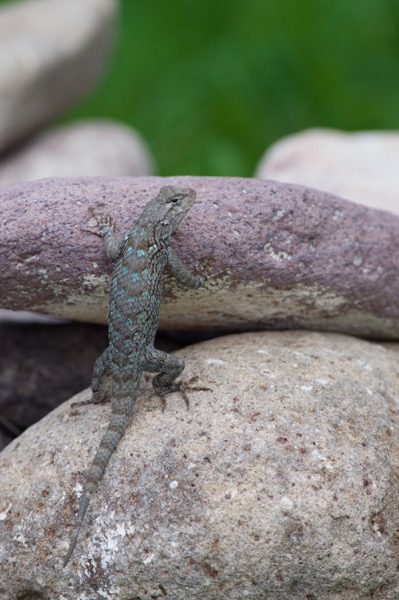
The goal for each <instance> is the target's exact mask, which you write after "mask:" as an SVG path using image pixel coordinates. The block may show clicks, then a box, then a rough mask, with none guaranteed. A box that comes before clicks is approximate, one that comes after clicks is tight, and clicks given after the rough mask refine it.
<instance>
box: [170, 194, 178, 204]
mask: <svg viewBox="0 0 399 600" xmlns="http://www.w3.org/2000/svg"><path fill="white" fill-rule="evenodd" d="M179 200H180V198H179V197H178V196H174V197H173V198H171V199H170V202H172V203H173V204H177V202H179Z"/></svg>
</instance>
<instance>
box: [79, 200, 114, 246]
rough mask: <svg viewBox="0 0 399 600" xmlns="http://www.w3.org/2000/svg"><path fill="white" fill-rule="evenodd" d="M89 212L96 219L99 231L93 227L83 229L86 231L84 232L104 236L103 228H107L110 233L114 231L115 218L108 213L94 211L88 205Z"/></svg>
mask: <svg viewBox="0 0 399 600" xmlns="http://www.w3.org/2000/svg"><path fill="white" fill-rule="evenodd" d="M89 213H90V214H91V216H92V217H94V219H95V220H96V222H97V226H98V228H99V231H96V230H94V229H84V230H83V231H86V233H92V234H93V235H96V236H98V237H101V238H102V237H104V230H105V229H108V230H109V231H110V232H111V233H115V219H113V218H112V217H111V215H110V213H107V214H103V213H96V211H95V210H94V208H93V207H92V206H89Z"/></svg>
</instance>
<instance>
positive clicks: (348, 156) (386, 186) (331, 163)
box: [255, 129, 399, 214]
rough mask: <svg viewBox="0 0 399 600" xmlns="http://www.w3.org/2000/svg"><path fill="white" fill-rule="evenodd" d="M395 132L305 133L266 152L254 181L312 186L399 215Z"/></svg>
mask: <svg viewBox="0 0 399 600" xmlns="http://www.w3.org/2000/svg"><path fill="white" fill-rule="evenodd" d="M398 163H399V133H397V132H396V131H361V132H357V133H345V132H342V131H334V130H330V129H309V130H306V131H302V132H300V133H298V134H295V135H290V136H287V137H285V138H283V139H281V140H279V141H278V142H276V143H275V144H273V146H272V147H271V148H269V149H268V150H267V151H266V153H265V154H264V155H263V157H262V158H261V160H260V163H259V165H258V167H257V169H256V173H255V176H256V177H260V178H261V179H274V180H277V181H284V182H286V183H299V184H302V185H306V186H312V187H315V188H318V189H320V190H325V191H326V192H331V193H332V194H337V195H338V196H341V197H342V198H348V200H352V201H353V202H358V203H359V204H363V205H365V206H370V207H372V208H379V209H382V210H389V211H391V212H393V213H396V214H397V213H399V196H398V187H399V170H398Z"/></svg>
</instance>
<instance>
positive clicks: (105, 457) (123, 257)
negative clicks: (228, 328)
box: [64, 185, 206, 567]
mask: <svg viewBox="0 0 399 600" xmlns="http://www.w3.org/2000/svg"><path fill="white" fill-rule="evenodd" d="M195 199H196V193H195V191H194V190H191V189H189V188H178V187H174V186H171V185H169V186H166V187H163V188H161V190H160V191H159V193H158V195H157V196H156V197H155V198H153V199H152V200H151V201H150V202H149V203H148V204H147V205H146V206H145V208H144V210H143V212H142V213H141V215H140V217H139V218H138V220H137V222H136V223H135V224H134V226H133V227H132V229H131V230H130V231H129V232H128V233H127V235H125V236H124V237H121V238H117V237H116V236H115V221H114V220H113V218H112V217H111V216H110V215H107V216H105V215H97V214H96V213H95V212H94V210H93V209H91V213H92V215H93V216H94V217H95V219H96V221H97V224H98V226H99V232H94V231H93V232H92V233H96V234H97V235H99V236H100V237H102V238H103V239H104V243H105V251H106V254H107V256H108V257H109V258H110V259H111V260H113V261H116V265H115V268H114V271H113V274H112V280H111V288H110V294H109V310H108V338H109V346H108V348H107V349H106V350H105V352H104V353H103V354H102V355H101V356H100V357H99V358H98V359H97V361H96V363H95V366H94V372H93V379H92V400H91V401H92V402H95V403H99V402H102V401H103V400H104V398H105V395H106V388H107V385H106V384H107V380H109V379H110V380H111V383H112V413H111V419H110V422H109V425H108V429H107V431H106V433H105V435H104V437H103V439H102V441H101V443H100V446H99V448H98V450H97V453H96V455H95V457H94V460H93V463H92V466H91V468H90V469H89V471H88V473H87V475H86V479H85V485H84V491H83V495H82V497H81V500H80V504H79V510H78V514H77V517H76V522H75V527H74V529H73V532H72V535H71V538H70V545H69V550H68V553H67V555H66V557H65V560H64V567H65V566H66V565H67V564H68V562H69V559H70V558H71V556H72V553H73V550H74V548H75V545H76V542H77V538H78V535H79V531H80V528H81V526H82V523H83V520H84V516H85V514H86V510H87V507H88V504H89V500H90V496H91V495H92V494H93V493H94V492H95V491H96V489H97V487H98V484H99V482H100V481H101V479H102V477H103V475H104V472H105V469H106V466H107V464H108V462H109V459H110V458H111V455H112V453H113V451H114V450H115V448H116V446H117V444H118V442H119V440H120V439H121V437H122V435H123V434H124V432H125V429H126V427H127V424H128V421H129V417H130V415H131V412H132V409H133V405H134V402H135V400H136V397H137V393H138V389H139V385H140V380H141V375H142V372H143V371H147V372H150V373H158V375H156V377H155V378H154V379H153V382H152V383H153V387H154V390H155V393H156V394H157V395H159V396H160V397H161V398H162V400H163V402H164V399H165V396H166V395H167V394H169V393H171V392H175V391H182V392H183V395H184V396H185V394H184V389H183V388H182V387H181V386H182V383H181V382H179V381H176V378H177V377H178V376H179V375H180V374H181V372H182V371H183V369H184V361H183V360H181V359H180V358H176V357H175V356H170V355H169V354H166V353H165V352H162V351H160V350H156V349H155V348H154V338H155V334H156V331H157V327H158V319H159V305H160V301H161V296H162V288H163V285H162V283H163V281H162V280H163V275H162V274H163V271H164V269H165V268H167V269H168V270H169V271H170V272H171V273H172V275H173V276H174V277H175V278H176V279H178V280H179V281H180V282H181V283H183V284H184V285H186V286H187V287H190V288H198V287H200V286H201V285H203V283H204V282H205V281H206V276H205V275H193V274H192V273H190V272H189V271H187V270H186V269H185V267H184V266H183V264H182V263H181V261H180V259H179V258H178V256H177V254H176V253H175V251H174V250H173V248H172V246H171V236H172V234H173V233H174V232H175V231H176V229H177V228H178V226H179V224H180V223H181V221H182V220H183V218H184V216H185V215H186V214H187V213H188V211H189V210H190V209H191V207H192V206H193V204H194V202H195ZM197 389H201V388H197ZM185 399H186V400H187V397H186V396H185Z"/></svg>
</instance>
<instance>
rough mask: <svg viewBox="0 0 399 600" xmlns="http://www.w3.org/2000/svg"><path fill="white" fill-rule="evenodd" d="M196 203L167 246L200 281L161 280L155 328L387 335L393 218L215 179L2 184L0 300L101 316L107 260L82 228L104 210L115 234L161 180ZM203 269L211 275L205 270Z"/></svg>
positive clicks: (392, 309)
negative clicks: (203, 275) (199, 268)
mask: <svg viewBox="0 0 399 600" xmlns="http://www.w3.org/2000/svg"><path fill="white" fill-rule="evenodd" d="M167 184H172V185H178V186H184V187H192V188H194V189H195V190H196V191H197V197H198V200H197V203H196V204H195V206H194V207H193V209H192V210H191V211H190V213H189V214H188V216H187V217H186V218H185V219H184V221H183V223H182V224H181V226H180V227H179V230H178V232H177V234H176V236H175V242H174V246H175V248H176V250H177V252H178V253H179V255H180V256H181V258H182V260H183V262H184V264H185V265H186V266H187V267H188V268H191V269H194V268H195V266H196V265H198V264H201V263H210V264H211V271H210V273H211V277H210V279H209V282H208V285H207V286H206V287H205V288H203V289H200V290H186V289H184V288H182V287H181V286H178V285H177V284H176V282H175V281H174V280H173V279H172V278H168V281H167V288H166V294H165V298H164V301H163V303H162V310H161V328H165V329H180V330H187V329H191V330H192V329H198V330H208V331H209V330H212V331H214V330H215V329H217V330H218V331H228V330H231V329H233V330H236V331H237V330H243V329H245V330H248V329H252V330H253V329H287V328H290V329H294V328H306V329H316V330H320V329H324V330H330V331H343V332H349V333H354V334H357V335H362V336H368V337H369V336H373V337H378V338H391V339H395V338H396V339H397V338H398V337H399V304H398V297H399V261H398V259H397V257H398V256H399V217H397V216H394V215H390V214H388V213H384V212H381V211H375V210H372V209H370V208H365V207H362V206H359V205H356V204H353V203H351V202H348V201H346V200H342V199H340V198H337V197H336V196H332V195H331V194H327V193H324V192H319V191H317V190H314V189H311V188H306V187H301V186H295V185H291V184H284V183H278V182H270V181H262V180H259V179H239V178H225V177H170V178H162V177H133V178H129V177H125V178H111V177H95V178H89V177H86V178H80V179H48V180H41V181H37V182H29V183H22V184H15V185H7V186H2V187H1V189H0V204H1V207H2V221H3V222H2V252H1V253H0V284H1V285H0V306H3V307H5V308H10V309H14V310H33V311H37V312H43V313H47V314H49V315H52V316H56V317H62V318H71V319H77V320H81V321H90V322H98V323H105V321H106V313H107V292H108V283H109V275H108V274H109V273H110V272H111V270H112V265H111V263H110V261H108V260H107V259H106V258H105V252H104V249H103V244H102V241H101V240H99V239H98V238H97V237H96V236H93V235H90V234H88V233H86V231H85V229H87V228H88V227H91V226H94V225H95V223H94V219H91V217H90V214H89V212H88V207H89V206H90V205H92V206H94V207H95V208H96V209H97V211H106V212H108V211H110V212H111V213H112V214H113V215H114V217H115V218H116V220H117V226H118V231H119V232H122V233H124V232H126V231H127V230H128V229H129V228H130V227H131V225H132V224H133V223H134V221H135V219H136V218H137V216H138V214H139V212H140V211H141V210H142V208H143V206H144V205H145V204H146V203H147V202H148V200H149V199H150V198H152V197H153V196H155V194H156V193H158V191H159V188H160V187H161V186H163V185H167ZM212 274H213V275H212Z"/></svg>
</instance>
